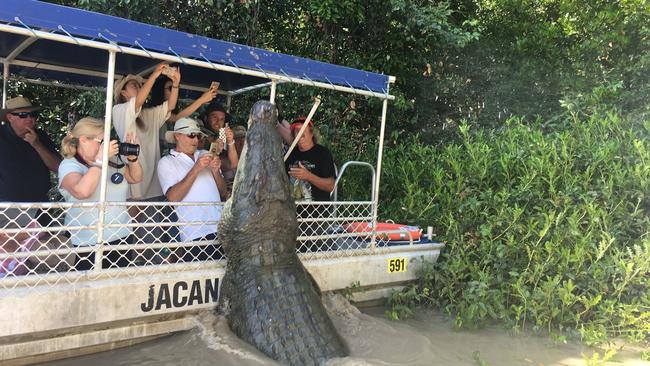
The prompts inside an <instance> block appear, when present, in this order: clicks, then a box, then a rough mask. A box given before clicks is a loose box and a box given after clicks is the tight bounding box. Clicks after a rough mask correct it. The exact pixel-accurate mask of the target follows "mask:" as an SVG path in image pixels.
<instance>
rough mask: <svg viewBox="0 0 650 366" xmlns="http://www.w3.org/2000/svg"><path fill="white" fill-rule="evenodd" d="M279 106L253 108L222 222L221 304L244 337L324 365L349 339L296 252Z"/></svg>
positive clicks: (295, 359)
mask: <svg viewBox="0 0 650 366" xmlns="http://www.w3.org/2000/svg"><path fill="white" fill-rule="evenodd" d="M276 121H277V109H276V108H275V106H274V105H273V104H271V103H269V102H265V101H260V102H257V103H255V105H254V106H253V108H252V109H251V115H250V118H249V122H248V125H249V126H248V132H247V134H246V145H245V147H244V151H243V152H242V156H241V158H240V160H239V165H238V169H237V175H236V177H235V182H234V187H233V194H232V198H231V199H230V200H228V202H227V203H226V205H225V207H224V210H223V214H222V219H221V222H220V224H219V241H220V242H221V244H222V245H223V247H224V249H225V251H226V255H227V257H228V264H227V267H226V275H225V277H224V280H223V284H222V288H221V290H222V291H221V296H220V309H221V311H222V312H223V313H225V314H226V317H227V318H228V324H229V326H230V328H231V329H232V330H233V332H234V333H235V334H237V335H238V336H239V337H240V338H241V339H243V340H245V341H247V342H248V343H250V344H252V345H254V346H255V347H257V349H259V350H260V351H262V352H263V353H264V354H266V355H267V356H269V357H271V358H273V359H275V360H277V361H280V362H282V363H284V364H288V365H318V364H322V363H324V362H325V361H326V360H328V359H330V358H333V357H344V356H346V355H347V354H348V350H347V347H346V345H345V343H344V341H343V340H342V338H341V337H340V336H339V334H338V333H337V331H336V329H335V328H334V325H333V324H332V321H331V320H330V318H329V317H328V315H327V313H326V311H325V308H324V307H323V304H322V302H321V298H320V290H319V289H318V288H316V285H315V283H314V281H313V280H312V278H311V276H310V275H309V274H308V272H307V271H306V270H305V268H304V267H303V265H302V263H301V262H300V259H299V258H298V256H297V255H296V234H297V226H298V224H297V220H296V208H295V204H294V202H293V198H292V196H291V194H290V189H289V182H288V178H287V174H286V172H285V167H284V161H283V159H282V143H281V140H280V137H279V135H278V134H277V132H276V130H275V125H276Z"/></svg>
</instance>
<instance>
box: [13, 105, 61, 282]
mask: <svg viewBox="0 0 650 366" xmlns="http://www.w3.org/2000/svg"><path fill="white" fill-rule="evenodd" d="M39 110H40V108H39V107H37V106H34V105H32V103H31V102H30V101H29V99H27V98H24V97H16V98H12V99H9V100H8V101H7V108H5V109H2V110H0V120H2V121H3V123H2V125H0V202H47V201H49V200H48V197H47V193H48V191H49V190H50V187H51V184H50V171H53V172H56V171H57V170H58V169H59V163H60V162H61V155H59V153H58V152H57V150H56V147H55V146H54V143H53V142H52V140H51V139H50V138H49V136H48V135H47V134H46V133H45V132H44V131H42V130H40V129H38V128H36V119H37V118H38V111H39ZM35 218H37V219H38V220H39V221H40V224H41V225H47V224H48V223H49V222H48V221H49V216H48V215H39V214H38V213H37V210H36V209H27V210H23V209H18V208H8V209H0V229H10V228H23V227H27V226H30V225H33V224H34V223H35V221H34V219H35ZM27 237H29V234H28V233H19V234H17V235H13V236H12V237H9V236H7V235H4V234H0V253H2V252H15V251H16V250H17V249H18V245H19V244H18V242H19V241H23V240H24V239H26V238H27ZM11 261H12V259H9V260H8V261H4V262H0V277H2V275H3V273H8V272H13V273H14V274H17V273H18V272H17V271H16V270H15V269H11V268H6V267H7V265H5V264H7V263H5V262H11Z"/></svg>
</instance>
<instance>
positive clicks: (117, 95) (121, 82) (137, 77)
mask: <svg viewBox="0 0 650 366" xmlns="http://www.w3.org/2000/svg"><path fill="white" fill-rule="evenodd" d="M131 80H135V81H137V82H138V84H140V87H142V85H144V79H143V78H142V76H140V75H133V74H128V75H126V76H125V77H123V78H121V79H120V80H118V81H117V82H115V88H114V90H113V100H114V101H115V103H116V104H117V103H119V101H120V93H121V92H122V89H124V86H125V85H126V83H128V82H129V81H131Z"/></svg>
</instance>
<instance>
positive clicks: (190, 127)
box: [165, 117, 205, 144]
mask: <svg viewBox="0 0 650 366" xmlns="http://www.w3.org/2000/svg"><path fill="white" fill-rule="evenodd" d="M175 133H182V134H184V135H189V134H192V133H200V134H202V135H203V136H205V133H204V132H203V131H201V127H200V126H199V123H198V122H197V121H195V120H193V119H192V118H188V117H185V118H181V119H179V120H178V121H176V123H174V130H173V131H167V132H165V141H167V142H169V143H170V144H173V143H175V142H176V138H175V137H174V134H175Z"/></svg>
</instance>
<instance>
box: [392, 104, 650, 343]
mask: <svg viewBox="0 0 650 366" xmlns="http://www.w3.org/2000/svg"><path fill="white" fill-rule="evenodd" d="M573 116H574V117H571V115H569V116H566V117H564V118H563V119H562V120H559V121H556V122H555V123H554V124H553V125H552V127H550V126H549V125H545V124H543V123H542V122H541V121H537V122H535V123H531V124H527V123H525V122H524V121H522V120H521V119H518V118H512V119H510V120H508V121H507V123H506V124H505V126H503V127H502V128H499V129H492V130H488V131H476V132H475V133H471V131H470V130H469V128H468V127H467V125H461V126H460V128H459V133H460V138H461V140H462V142H460V143H454V144H449V145H446V146H441V147H432V146H423V145H422V144H420V143H419V142H418V140H417V139H416V138H413V139H410V140H409V141H407V142H405V143H404V144H401V145H399V146H396V147H395V148H394V149H391V150H389V151H387V154H386V165H385V170H384V174H383V177H382V178H383V184H382V193H381V199H382V202H381V204H380V205H381V206H380V207H382V212H383V213H384V214H385V215H386V216H389V217H391V218H394V219H395V220H396V221H402V222H409V223H419V224H421V225H433V226H434V230H435V232H437V233H438V238H439V239H440V240H441V241H443V242H445V243H446V247H445V248H444V249H443V251H442V254H441V256H440V258H439V260H438V262H437V263H435V264H427V265H425V266H423V272H422V273H421V281H420V282H419V283H417V284H415V285H413V287H412V288H410V289H408V290H407V291H406V293H407V294H408V293H410V294H412V295H411V296H405V295H404V294H399V295H395V296H394V297H393V298H392V299H391V304H392V305H393V307H394V309H393V310H394V311H393V315H394V317H399V316H400V315H402V314H403V313H401V312H400V311H399V309H400V308H403V307H404V305H405V304H407V305H408V304H410V305H413V303H414V302H416V303H419V304H427V305H434V306H438V307H440V308H441V309H443V310H445V311H447V312H449V313H450V314H454V316H455V320H456V324H457V325H458V326H461V327H475V326H480V325H482V324H484V323H486V322H489V321H494V320H499V321H503V322H505V324H507V325H508V326H509V327H512V328H515V329H518V328H522V327H528V326H531V327H532V329H533V330H536V331H546V332H549V333H555V332H558V331H559V332H565V333H569V334H571V333H575V334H580V335H581V336H582V337H583V339H584V340H586V341H587V342H588V343H590V342H600V341H603V340H605V339H606V337H609V336H614V335H625V336H628V337H629V338H630V339H632V340H635V341H648V340H649V338H648V334H650V291H649V290H648V289H649V286H648V285H649V281H650V235H649V234H650V232H649V228H650V219H649V217H648V210H649V209H650V199H649V197H648V192H649V190H648V188H649V184H650V142H649V141H650V140H649V137H650V121H648V120H645V121H642V120H634V119H631V118H629V119H625V118H621V117H620V116H619V115H618V114H616V113H596V114H593V115H591V116H587V115H573ZM425 295H426V296H425ZM414 298H415V300H416V301H414ZM395 309H397V310H398V311H395Z"/></svg>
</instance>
